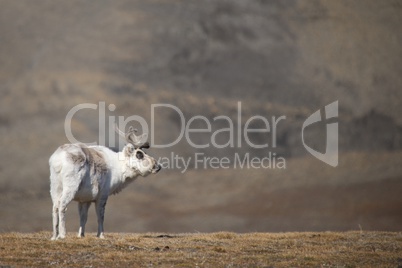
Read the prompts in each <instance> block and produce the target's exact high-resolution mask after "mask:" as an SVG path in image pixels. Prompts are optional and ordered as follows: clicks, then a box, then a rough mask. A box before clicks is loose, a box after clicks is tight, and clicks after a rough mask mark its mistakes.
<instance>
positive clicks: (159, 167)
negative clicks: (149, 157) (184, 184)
mask: <svg viewBox="0 0 402 268" xmlns="http://www.w3.org/2000/svg"><path fill="white" fill-rule="evenodd" d="M161 169H162V166H161V165H159V164H158V163H155V165H154V167H153V169H152V171H153V173H158V172H159V171H160V170H161Z"/></svg>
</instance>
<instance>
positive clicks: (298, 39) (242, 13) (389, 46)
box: [0, 0, 402, 232]
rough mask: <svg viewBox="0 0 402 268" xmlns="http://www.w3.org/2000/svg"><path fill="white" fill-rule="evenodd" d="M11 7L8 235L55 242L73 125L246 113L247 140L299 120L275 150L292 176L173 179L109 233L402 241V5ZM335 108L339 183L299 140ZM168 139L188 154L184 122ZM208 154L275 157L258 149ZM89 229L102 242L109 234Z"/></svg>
mask: <svg viewBox="0 0 402 268" xmlns="http://www.w3.org/2000/svg"><path fill="white" fill-rule="evenodd" d="M0 6H1V8H0V62H1V64H0V98H1V99H0V104H1V105H0V144H1V150H0V231H37V230H50V228H51V217H50V216H51V214H50V211H51V200H50V197H49V194H48V189H49V179H48V177H49V172H48V158H49V156H50V155H51V154H52V152H53V151H54V150H55V149H56V148H57V146H59V145H61V144H63V143H66V142H68V140H67V139H66V135H65V132H64V120H65V117H66V114H67V112H68V111H69V110H70V109H71V108H72V107H73V106H75V105H77V104H80V103H95V104H98V103H99V102H100V101H104V102H106V105H108V104H114V105H115V106H116V110H115V111H113V112H110V111H107V115H112V116H125V117H127V116H130V115H133V114H137V115H140V116H142V117H144V118H145V119H146V120H147V121H148V122H149V121H150V115H151V104H153V103H169V104H173V105H175V106H177V107H178V108H180V110H181V111H182V112H183V113H184V115H185V117H186V119H187V120H188V119H189V118H191V117H192V116H194V115H203V116H206V117H207V118H209V119H212V118H214V117H215V116H218V115H227V116H229V117H230V118H233V119H235V118H236V116H237V110H236V109H237V102H238V101H241V102H242V119H244V120H243V124H244V122H245V121H246V120H247V119H248V118H249V117H250V116H253V115H262V116H264V117H267V118H271V116H277V117H278V116H280V115H286V120H285V121H283V122H281V123H280V124H279V125H280V127H279V128H278V133H277V139H278V146H277V148H275V152H277V154H278V155H280V156H283V157H285V158H286V161H287V162H286V164H287V169H286V170H277V169H243V170H240V169H222V170H213V169H206V170H205V169H192V170H190V171H188V172H186V173H184V174H182V173H181V172H180V170H163V171H162V172H161V173H159V174H158V175H157V176H153V177H150V178H147V179H142V178H141V179H139V180H138V181H136V182H135V183H134V184H133V185H130V186H129V187H128V188H127V189H126V190H125V191H123V192H122V193H121V194H120V195H119V196H118V197H111V199H110V201H109V204H108V207H107V216H106V229H107V231H126V232H139V231H141V232H142V231H166V232H168V231H169V232H191V231H218V230H228V231H240V232H247V231H305V230H350V229H357V228H363V229H371V230H372V229H380V230H400V223H401V222H402V214H401V213H400V211H401V209H402V198H401V197H400V193H401V190H402V180H401V179H402V165H401V159H402V157H401V156H402V152H401V148H402V127H401V126H402V120H401V119H400V118H399V117H400V116H399V115H400V114H401V113H402V106H401V100H402V90H401V86H402V75H401V74H402V66H401V59H402V48H401V47H402V46H401V44H402V31H401V30H400V25H402V4H401V2H400V1H397V0H395V1H392V0H387V1H375V0H372V1H346V0H345V1H263V0H259V1H257V0H253V1H240V0H239V1H233V0H230V1H229V0H226V1H225V0H219V1H196V0H193V1H190V0H188V1H178V0H177V1H176V0H175V1H163V0H154V1H128V0H127V1H124V0H122V1H96V2H94V1H64V2H62V1H45V0H41V1H35V2H32V1H28V0H26V1H11V0H9V1H6V0H0ZM336 100H339V109H340V111H339V128H340V129H339V136H340V141H339V142H340V144H339V147H340V164H339V166H338V167H337V168H332V167H327V166H326V165H325V164H324V163H322V162H320V161H318V160H317V159H314V158H313V157H312V156H311V155H309V154H307V152H306V150H305V149H304V148H303V146H302V142H301V140H300V130H301V126H302V123H303V122H304V120H305V119H306V118H307V117H308V116H309V115H310V114H311V113H313V112H314V111H316V110H317V109H320V108H322V107H324V106H325V105H326V104H329V103H330V102H333V101H336ZM98 124H99V122H98V111H95V110H88V109H87V110H85V111H80V112H78V113H77V114H76V115H75V117H74V119H73V124H72V126H73V132H74V134H75V136H76V138H77V139H79V140H81V141H83V142H92V141H94V140H95V139H96V138H97V137H98V131H99V129H98ZM156 127H157V130H158V131H155V133H154V135H155V139H156V141H157V142H158V143H161V142H163V141H165V142H166V141H172V140H174V139H175V137H177V135H178V133H179V128H180V123H178V116H177V114H174V113H169V112H164V113H158V115H157V118H156ZM194 127H196V125H194ZM199 127H203V126H202V125H200V126H199ZM225 127H227V125H225V124H222V122H215V124H214V125H213V129H214V130H215V129H220V128H225ZM256 127H258V125H257V126H256ZM325 135H326V132H325V125H319V124H318V125H317V126H312V127H311V128H310V129H309V135H308V136H307V137H306V139H307V143H308V144H309V145H311V147H313V148H316V149H317V150H321V151H323V149H324V148H325V147H324V142H325ZM225 140H226V139H225V137H223V141H225ZM252 140H253V141H255V143H263V142H264V141H266V140H267V137H266V136H264V135H254V136H252ZM209 141H210V135H198V136H194V142H196V143H199V144H201V143H208V142H209ZM268 141H270V140H268ZM270 149H272V150H273V148H270ZM171 152H174V153H175V154H179V155H180V156H184V157H191V156H192V157H194V153H195V149H194V148H192V147H191V146H190V145H188V143H187V142H185V141H182V142H180V143H179V144H177V145H176V146H174V147H171V148H167V149H151V150H150V154H152V155H154V156H158V157H159V156H170V153H171ZM202 152H203V153H204V154H205V155H209V156H219V157H222V156H233V154H234V153H239V154H241V155H244V154H245V153H247V152H250V154H252V155H256V156H260V157H263V156H265V155H266V154H267V151H266V150H251V148H250V147H247V146H242V147H241V148H226V149H216V148H208V149H205V150H203V151H202ZM73 206H74V204H72V205H70V207H73ZM91 213H92V215H91V217H90V219H89V225H90V227H89V228H88V230H89V231H91V230H92V231H95V230H96V229H95V227H94V226H95V223H96V221H95V215H94V213H93V211H92V210H91ZM76 214H77V213H76V212H75V211H74V209H71V208H70V210H69V213H68V217H67V218H68V221H69V223H68V225H67V228H68V230H69V231H73V230H74V231H75V230H76V229H77V228H78V227H77V226H78V220H77V219H78V216H77V215H76ZM91 228H92V229H91Z"/></svg>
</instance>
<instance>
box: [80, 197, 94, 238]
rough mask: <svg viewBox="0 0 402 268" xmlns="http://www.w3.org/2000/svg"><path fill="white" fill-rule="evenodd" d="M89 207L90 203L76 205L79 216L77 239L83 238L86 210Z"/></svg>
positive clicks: (86, 216) (86, 217)
mask: <svg viewBox="0 0 402 268" xmlns="http://www.w3.org/2000/svg"><path fill="white" fill-rule="evenodd" d="M90 206H91V202H86V203H81V202H80V203H78V212H79V214H80V229H79V230H78V237H84V236H85V224H86V223H87V219H88V209H89V207H90Z"/></svg>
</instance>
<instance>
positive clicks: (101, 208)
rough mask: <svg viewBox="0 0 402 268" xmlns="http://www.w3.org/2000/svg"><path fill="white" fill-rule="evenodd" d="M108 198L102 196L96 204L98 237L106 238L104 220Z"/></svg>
mask: <svg viewBox="0 0 402 268" xmlns="http://www.w3.org/2000/svg"><path fill="white" fill-rule="evenodd" d="M106 201H107V197H106V198H100V199H99V200H97V201H96V202H95V206H96V216H97V217H98V234H97V237H99V238H105V236H104V234H103V221H104V219H105V207H106Z"/></svg>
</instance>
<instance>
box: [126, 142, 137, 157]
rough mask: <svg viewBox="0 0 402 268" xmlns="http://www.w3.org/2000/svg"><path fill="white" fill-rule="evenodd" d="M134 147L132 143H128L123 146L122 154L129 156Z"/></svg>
mask: <svg viewBox="0 0 402 268" xmlns="http://www.w3.org/2000/svg"><path fill="white" fill-rule="evenodd" d="M134 150H135V148H134V145H132V144H131V143H128V144H127V145H126V146H125V147H124V154H125V155H126V156H131V155H132V154H133V152H134Z"/></svg>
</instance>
